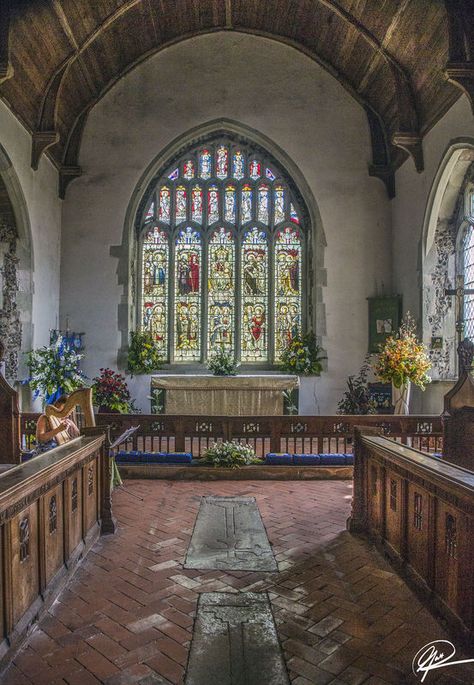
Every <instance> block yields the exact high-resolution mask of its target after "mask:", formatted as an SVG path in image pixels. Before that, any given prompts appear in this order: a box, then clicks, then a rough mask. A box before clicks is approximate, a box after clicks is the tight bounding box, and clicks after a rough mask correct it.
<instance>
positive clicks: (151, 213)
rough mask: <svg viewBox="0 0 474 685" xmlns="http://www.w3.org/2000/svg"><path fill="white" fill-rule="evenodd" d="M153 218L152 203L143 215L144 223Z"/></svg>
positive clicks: (153, 208) (153, 207)
mask: <svg viewBox="0 0 474 685" xmlns="http://www.w3.org/2000/svg"><path fill="white" fill-rule="evenodd" d="M154 218H155V203H154V202H152V203H151V204H150V206H149V207H148V211H147V213H146V215H145V221H151V220H152V219H154Z"/></svg>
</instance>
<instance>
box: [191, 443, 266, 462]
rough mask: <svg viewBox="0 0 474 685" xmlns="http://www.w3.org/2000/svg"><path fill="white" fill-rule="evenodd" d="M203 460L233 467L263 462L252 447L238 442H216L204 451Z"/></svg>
mask: <svg viewBox="0 0 474 685" xmlns="http://www.w3.org/2000/svg"><path fill="white" fill-rule="evenodd" d="M202 460H203V462H204V463H205V464H210V465H211V466H226V467H228V468H231V469H238V468H240V467H241V466H249V465H250V464H261V463H262V460H261V459H259V458H258V457H257V456H256V454H255V452H254V450H253V449H252V448H251V447H248V446H247V445H239V444H238V443H236V442H221V443H216V444H215V445H213V446H212V447H210V448H209V449H208V450H206V452H204V455H203V457H202Z"/></svg>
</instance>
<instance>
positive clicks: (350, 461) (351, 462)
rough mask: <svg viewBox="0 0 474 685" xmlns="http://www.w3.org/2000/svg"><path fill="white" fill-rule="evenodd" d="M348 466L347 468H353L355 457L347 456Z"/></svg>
mask: <svg viewBox="0 0 474 685" xmlns="http://www.w3.org/2000/svg"><path fill="white" fill-rule="evenodd" d="M346 464H347V466H352V465H353V464H354V455H353V454H346Z"/></svg>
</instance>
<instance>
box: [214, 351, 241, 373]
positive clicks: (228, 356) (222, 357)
mask: <svg viewBox="0 0 474 685" xmlns="http://www.w3.org/2000/svg"><path fill="white" fill-rule="evenodd" d="M239 366H240V364H239V363H238V362H236V361H235V358H234V355H233V354H232V352H230V351H227V350H224V349H223V348H222V349H218V350H216V351H215V352H214V354H213V355H212V357H210V359H209V361H208V362H207V368H208V369H209V371H211V372H212V373H213V374H214V376H236V375H237V369H238V368H239Z"/></svg>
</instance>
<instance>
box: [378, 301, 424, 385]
mask: <svg viewBox="0 0 474 685" xmlns="http://www.w3.org/2000/svg"><path fill="white" fill-rule="evenodd" d="M380 347H381V349H380V353H379V357H378V360H377V362H376V363H375V365H374V371H375V373H376V375H377V376H378V378H379V379H380V380H381V381H382V382H383V383H393V384H394V386H395V387H396V388H400V387H401V386H402V385H405V384H406V383H407V381H411V382H412V383H414V384H415V385H418V386H419V387H420V388H421V389H422V390H424V389H425V386H426V385H427V383H431V378H430V377H429V376H428V375H427V371H429V369H430V368H431V362H430V360H429V358H428V354H427V352H426V347H425V346H424V345H423V343H421V342H419V341H418V340H417V337H416V324H415V320H414V319H413V317H412V316H411V315H410V313H409V312H407V314H406V315H405V317H404V319H403V321H402V325H401V326H400V330H399V331H398V333H397V335H396V336H390V337H388V338H387V340H386V341H385V343H384V344H383V346H382V345H381V346H380Z"/></svg>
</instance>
